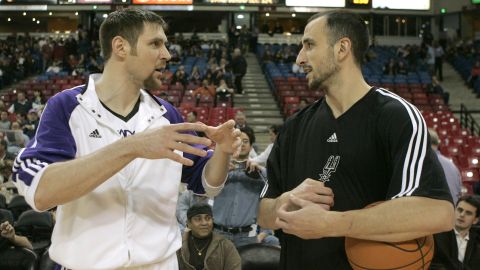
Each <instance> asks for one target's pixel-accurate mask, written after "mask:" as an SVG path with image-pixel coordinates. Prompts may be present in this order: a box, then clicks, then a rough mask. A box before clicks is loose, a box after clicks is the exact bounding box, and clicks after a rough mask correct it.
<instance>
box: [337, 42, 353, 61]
mask: <svg viewBox="0 0 480 270" xmlns="http://www.w3.org/2000/svg"><path fill="white" fill-rule="evenodd" d="M335 47H336V50H335V54H336V57H337V60H338V61H339V62H342V61H344V60H345V59H346V58H347V57H348V56H349V55H351V54H352V41H351V40H350V39H349V38H341V39H339V40H338V41H337V44H336V46H335Z"/></svg>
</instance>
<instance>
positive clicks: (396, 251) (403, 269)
mask: <svg viewBox="0 0 480 270" xmlns="http://www.w3.org/2000/svg"><path fill="white" fill-rule="evenodd" d="M378 203H379V202H377V203H374V204H371V205H369V206H367V207H372V206H374V205H376V204H378ZM345 251H346V253H347V257H348V262H349V263H350V265H351V266H352V268H353V269H354V270H380V269H381V270H393V269H395V270H421V269H425V270H426V269H429V266H430V262H431V261H432V258H433V251H434V241H433V236H431V235H429V236H425V237H421V238H418V239H414V240H410V241H404V242H398V243H386V242H378V241H369V240H362V239H356V238H348V237H346V238H345Z"/></svg>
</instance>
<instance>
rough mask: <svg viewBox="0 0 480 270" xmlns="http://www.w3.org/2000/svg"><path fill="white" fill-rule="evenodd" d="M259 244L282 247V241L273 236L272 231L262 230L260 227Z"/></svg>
mask: <svg viewBox="0 0 480 270" xmlns="http://www.w3.org/2000/svg"><path fill="white" fill-rule="evenodd" d="M257 243H260V244H265V245H270V246H280V240H279V239H278V238H277V237H276V236H275V235H274V234H273V231H272V230H269V229H262V228H260V227H258V234H257Z"/></svg>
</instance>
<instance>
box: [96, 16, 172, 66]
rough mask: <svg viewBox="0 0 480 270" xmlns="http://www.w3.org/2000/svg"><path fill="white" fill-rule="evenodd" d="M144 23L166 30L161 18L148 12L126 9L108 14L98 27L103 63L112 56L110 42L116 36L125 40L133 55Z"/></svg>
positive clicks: (165, 24)
mask: <svg viewBox="0 0 480 270" xmlns="http://www.w3.org/2000/svg"><path fill="white" fill-rule="evenodd" d="M145 23H154V24H159V25H160V26H161V27H162V28H163V29H166V28H167V23H166V22H165V21H164V20H163V19H162V17H160V16H159V15H157V14H155V13H154V12H152V11H149V10H144V9H139V8H126V9H122V10H117V11H115V12H112V13H110V14H109V15H108V17H107V19H105V21H104V22H103V23H102V25H101V26H100V47H101V48H102V54H103V58H104V59H105V61H107V60H108V59H109V58H110V56H112V40H113V38H114V37H116V36H121V37H123V38H124V39H126V40H127V41H128V43H130V45H131V46H132V52H133V53H134V54H135V53H136V48H137V40H138V36H140V34H141V33H143V29H144V27H145Z"/></svg>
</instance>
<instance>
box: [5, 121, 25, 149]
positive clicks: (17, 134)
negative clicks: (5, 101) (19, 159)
mask: <svg viewBox="0 0 480 270" xmlns="http://www.w3.org/2000/svg"><path fill="white" fill-rule="evenodd" d="M7 139H8V143H9V144H8V148H7V151H8V152H10V153H12V154H14V155H16V154H18V152H19V151H20V149H22V148H24V147H25V146H26V145H27V144H28V142H29V141H30V138H28V136H27V135H25V134H24V133H23V129H22V127H21V125H20V124H19V123H18V122H13V123H12V127H11V131H9V132H8V133H7Z"/></svg>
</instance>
